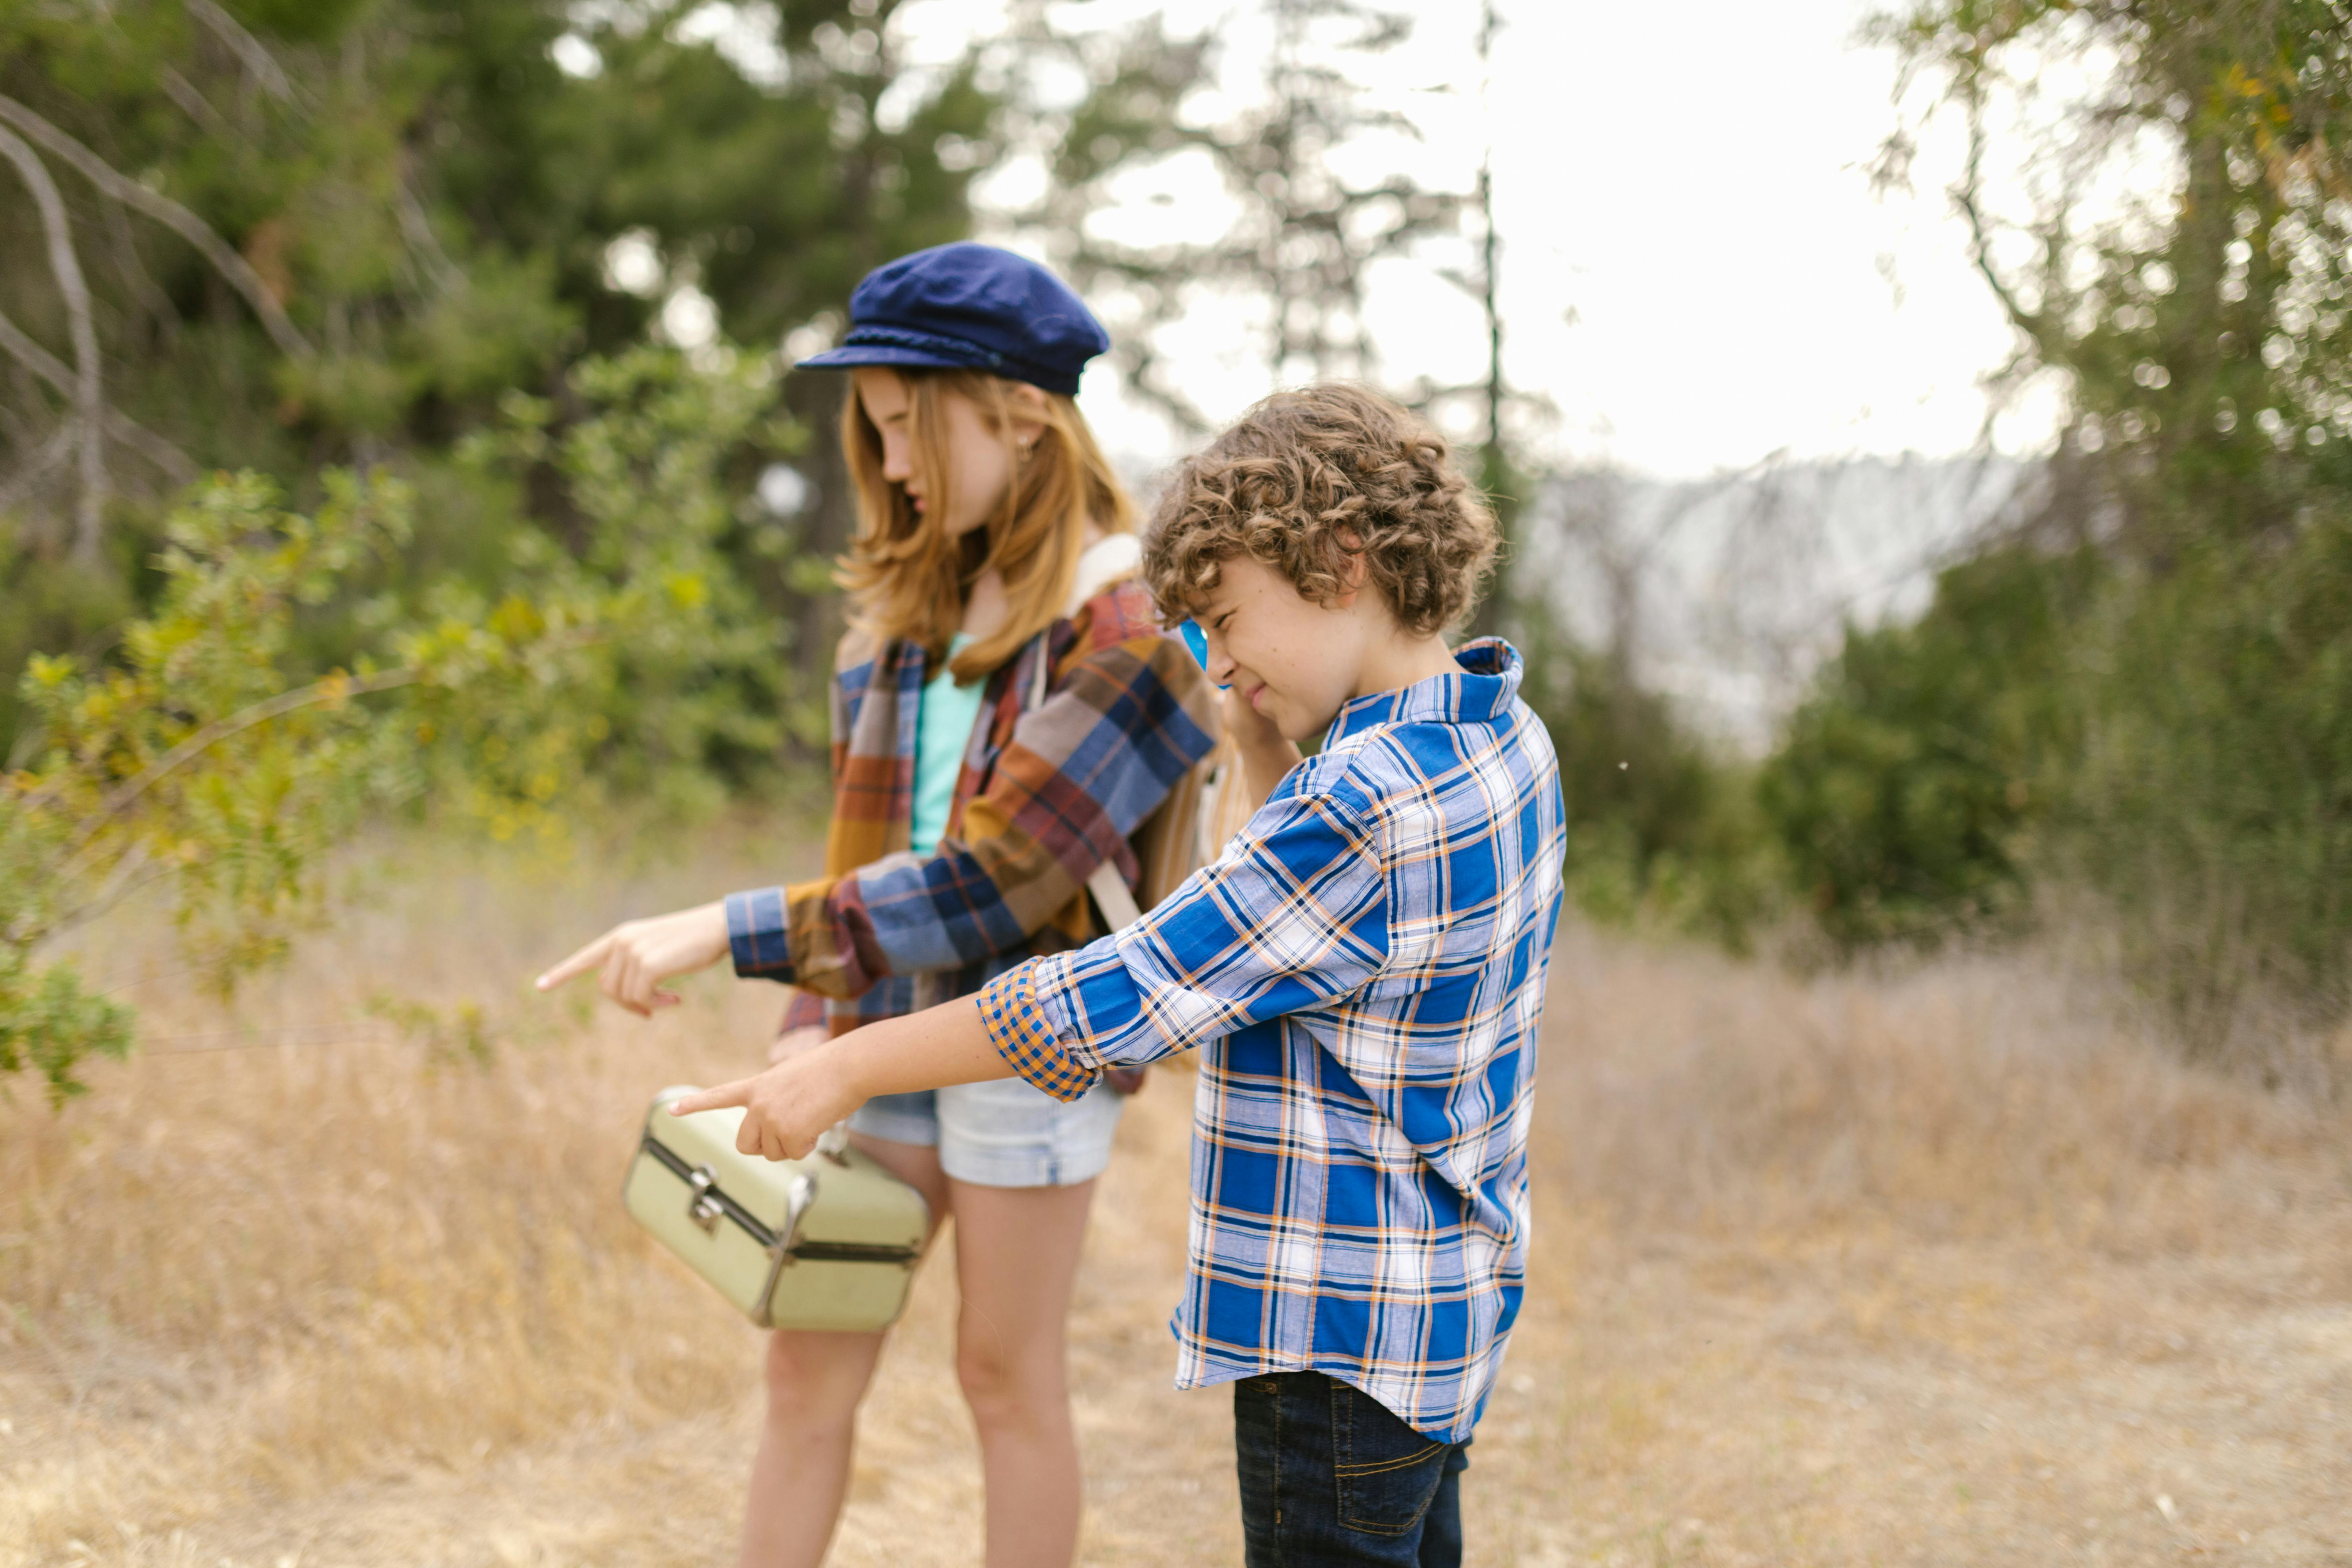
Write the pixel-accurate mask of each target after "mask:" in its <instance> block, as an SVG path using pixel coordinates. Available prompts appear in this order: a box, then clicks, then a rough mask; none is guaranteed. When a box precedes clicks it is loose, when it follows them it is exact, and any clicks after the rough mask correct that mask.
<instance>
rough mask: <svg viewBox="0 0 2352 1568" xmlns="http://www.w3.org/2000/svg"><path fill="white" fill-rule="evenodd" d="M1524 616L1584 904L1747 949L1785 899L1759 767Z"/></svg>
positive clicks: (1614, 666) (1523, 641)
mask: <svg viewBox="0 0 2352 1568" xmlns="http://www.w3.org/2000/svg"><path fill="white" fill-rule="evenodd" d="M1513 616H1514V618H1513V619H1512V621H1511V622H1510V630H1511V635H1512V636H1513V637H1514V638H1515V640H1516V641H1517V644H1518V646H1519V648H1520V652H1521V655H1522V657H1523V658H1525V659H1526V661H1527V674H1526V677H1525V679H1524V681H1523V683H1522V685H1521V687H1520V696H1521V698H1522V699H1523V700H1525V701H1526V702H1527V704H1528V706H1529V707H1530V708H1532V709H1534V710H1535V711H1536V713H1537V716H1538V717H1539V718H1541V719H1542V720H1543V721H1544V725H1545V727H1546V728H1547V729H1548V730H1549V731H1550V733H1551V738H1552V745H1553V748H1554V750H1555V752H1557V753H1558V755H1559V773H1560V794H1561V796H1562V800H1563V804H1564V805H1566V808H1567V815H1568V825H1569V849H1568V868H1567V879H1568V887H1569V894H1570V898H1571V899H1572V900H1574V901H1575V902H1576V904H1577V906H1578V907H1579V908H1580V909H1581V910H1583V911H1584V912H1585V913H1586V914H1587V915H1589V916H1591V918H1593V919H1595V920H1601V921H1609V922H1611V923H1615V924H1631V925H1638V926H1643V927H1648V928H1652V929H1657V930H1662V931H1672V932H1675V933H1678V934H1683V935H1689V936H1696V937H1702V938H1705V939H1707V940H1710V941H1714V942H1720V943H1722V944H1724V945H1725V946H1727V947H1729V948H1731V949H1732V950H1734V951H1735V952H1745V951H1746V950H1747V949H1748V946H1749V945H1750V943H1751V942H1753V940H1754V938H1755V935H1756V933H1757V931H1759V928H1760V927H1761V926H1763V925H1764V924H1765V923H1767V922H1768V921H1769V919H1770V918H1771V917H1772V916H1773V915H1774V913H1775V912H1776V911H1777V910H1778V908H1779V906H1780V903H1781V902H1782V901H1783V900H1782V899H1781V897H1780V883H1781V880H1782V879H1781V875H1780V866H1779V860H1778V851H1777V847H1776V846H1775V845H1773V844H1772V842H1771V841H1770V839H1769V836H1768V835H1767V834H1766V833H1765V832H1764V830H1763V826H1762V824H1761V823H1760V822H1759V820H1758V819H1757V815H1756V807H1755V797H1754V792H1753V789H1752V786H1751V784H1750V781H1749V779H1748V773H1747V770H1746V769H1745V768H1744V767H1743V766H1742V765H1741V764H1740V763H1738V762H1736V761H1734V760H1732V759H1730V758H1728V757H1726V756H1724V755H1721V754H1720V753H1719V752H1717V751H1716V750H1715V749H1714V748H1712V747H1710V746H1708V745H1706V743H1705V742H1702V741H1701V740H1700V739H1699V738H1698V737H1697V736H1696V735H1695V734H1693V733H1692V732H1691V731H1689V729H1688V728H1687V726H1685V724H1684V723H1683V721H1681V720H1680V719H1679V718H1678V717H1677V715H1676V714H1675V710H1674V708H1673V705H1672V704H1671V703H1670V702H1669V701H1668V700H1666V699H1665V698H1664V697H1663V696H1661V695H1660V694H1659V693H1657V692H1655V691H1653V690H1649V689H1645V688H1643V686H1642V685H1641V684H1640V683H1639V682H1638V681H1637V680H1635V679H1633V676H1632V675H1631V674H1630V673H1629V672H1628V671H1627V670H1626V669H1625V668H1624V667H1623V665H1622V662H1621V661H1619V660H1616V659H1612V658H1610V657H1609V656H1608V655H1606V654H1603V653H1600V652H1596V651H1594V650H1592V649H1590V648H1586V647H1581V646H1580V645H1579V644H1577V643H1576V642H1575V641H1574V640H1572V639H1571V638H1570V637H1568V636H1567V635H1566V634H1565V633H1564V632H1563V631H1562V630H1561V629H1560V628H1559V626H1558V625H1557V624H1556V623H1555V622H1553V621H1551V620H1549V619H1548V618H1542V617H1538V616H1535V615H1532V614H1531V613H1530V610H1529V607H1528V606H1526V605H1521V606H1518V607H1517V609H1516V610H1515V611H1514V612H1513Z"/></svg>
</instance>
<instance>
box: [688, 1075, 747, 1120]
mask: <svg viewBox="0 0 2352 1568" xmlns="http://www.w3.org/2000/svg"><path fill="white" fill-rule="evenodd" d="M751 1084H752V1080H751V1079H748V1078H740V1079H736V1080H735V1081H734V1082H733V1083H722V1084H720V1085H719V1087H718V1088H717V1089H696V1090H695V1091H694V1092H693V1093H692V1094H688V1095H682V1096H680V1097H679V1098H678V1099H677V1100H671V1101H670V1102H669V1113H670V1114H671V1115H672V1116H691V1115H693V1114H694V1113H695V1112H696V1111H698V1110H720V1109H721V1108H723V1107H726V1106H730V1105H749V1104H751Z"/></svg>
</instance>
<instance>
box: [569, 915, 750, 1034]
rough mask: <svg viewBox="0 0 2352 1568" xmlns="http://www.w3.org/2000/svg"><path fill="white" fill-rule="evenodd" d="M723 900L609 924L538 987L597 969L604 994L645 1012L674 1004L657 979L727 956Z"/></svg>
mask: <svg viewBox="0 0 2352 1568" xmlns="http://www.w3.org/2000/svg"><path fill="white" fill-rule="evenodd" d="M727 946H728V944H727V905H726V904H725V902H724V901H721V902H719V903H711V904H701V905H698V906H697V907H696V908H694V909H690V910H678V911H677V913H676V914H672V915H656V916H655V917H654V918H652V919H651V920H642V921H628V922H627V923H626V924H624V925H617V926H614V928H613V929H612V930H611V931H606V932H605V933H604V935H603V936H600V937H598V938H597V939H596V940H595V941H594V942H590V943H589V944H588V945H587V946H586V947H583V948H582V949H581V950H580V951H579V952H575V953H573V954H572V956H571V957H569V958H567V959H565V960H564V961H563V962H562V963H559V964H557V965H556V966H555V967H554V968H552V969H551V970H549V971H548V972H547V973H544V974H542V975H541V976H540V977H539V988H540V989H541V991H552V990H554V989H555V988H556V987H557V986H559V985H561V984H563V983H564V982H565V981H567V980H569V979H571V978H572V976H573V975H575V974H582V973H586V972H587V971H589V970H591V969H596V970H600V971H601V972H602V973H601V975H600V982H601V984H603V986H604V994H605V995H607V996H610V997H611V998H612V999H613V1000H614V1001H615V1002H617V1003H619V1004H620V1005H622V1006H624V1007H626V1008H627V1009H628V1010H629V1011H630V1012H632V1013H635V1015H636V1016H638V1017H640V1018H650V1017H652V1016H653V1014H654V1009H655V1008H656V1007H675V1006H677V1004H678V997H677V994H676V993H674V992H669V991H665V990H663V989H662V988H661V983H662V982H663V981H665V980H667V979H669V978H670V977H671V976H672V975H675V974H691V973H694V972H695V971H696V970H698V969H707V968H709V966H710V965H712V964H714V963H718V962H719V960H720V959H722V958H724V957H726V956H727Z"/></svg>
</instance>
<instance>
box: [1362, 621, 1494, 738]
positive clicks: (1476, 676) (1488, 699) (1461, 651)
mask: <svg viewBox="0 0 2352 1568" xmlns="http://www.w3.org/2000/svg"><path fill="white" fill-rule="evenodd" d="M1454 663H1455V664H1457V665H1459V666H1460V667H1461V669H1460V671H1459V673H1457V674H1454V675H1433V676H1431V677H1430V678H1429V679H1427V680H1417V681H1415V682H1413V683H1412V685H1411V686H1404V687H1399V688H1398V689H1396V690H1394V691H1375V692H1373V693H1372V694H1371V695H1370V696H1369V697H1354V698H1350V699H1349V700H1348V701H1347V703H1346V704H1345V705H1344V706H1342V707H1341V708H1340V710H1339V716H1338V717H1337V718H1335V719H1333V720H1332V721H1331V731H1330V733H1329V734H1328V735H1327V736H1325V737H1324V740H1323V744H1324V746H1325V747H1326V748H1327V749H1328V747H1331V746H1335V745H1337V744H1339V742H1342V741H1344V740H1346V739H1348V737H1349V736H1350V735H1355V734H1360V733H1361V732H1362V731H1366V730H1369V729H1370V728H1372V727H1373V726H1374V725H1376V724H1430V723H1434V724H1484V723H1489V722H1492V721H1494V720H1496V718H1499V717H1500V716H1501V715H1502V713H1503V711H1504V710H1506V709H1507V708H1509V707H1510V705H1511V702H1512V700H1513V699H1515V698H1517V696H1518V694H1519V677H1520V675H1521V674H1522V673H1523V671H1524V666H1523V665H1522V663H1521V661H1520V658H1519V650H1518V649H1517V648H1515V647H1512V646H1511V645H1510V644H1509V643H1507V642H1505V641H1504V640H1503V639H1502V638H1501V637H1480V638H1479V639H1478V640H1477V641H1476V642H1472V643H1465V644H1463V645H1462V646H1461V647H1458V648H1455V649H1454Z"/></svg>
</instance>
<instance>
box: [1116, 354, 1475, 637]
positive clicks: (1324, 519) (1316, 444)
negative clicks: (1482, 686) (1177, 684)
mask: <svg viewBox="0 0 2352 1568" xmlns="http://www.w3.org/2000/svg"><path fill="white" fill-rule="evenodd" d="M1496 537H1497V536H1496V527H1495V517H1494V513H1493V512H1491V511H1490V510H1487V507H1486V500H1485V498H1484V497H1482V496H1480V495H1479V493H1478V492H1477V491H1476V490H1475V489H1472V488H1471V486H1470V483H1469V481H1468V480H1466V479H1464V478H1463V477H1462V475H1461V474H1460V473H1459V472H1458V471H1456V470H1455V468H1454V464H1453V461H1452V459H1451V458H1450V457H1449V456H1448V454H1447V450H1446V445H1445V438H1444V437H1442V436H1440V435H1439V434H1438V433H1437V432H1436V431H1434V430H1433V429H1431V428H1430V427H1429V426H1427V425H1426V424H1424V423H1423V421H1422V420H1421V419H1419V418H1418V417H1416V416H1414V415H1412V413H1410V412H1409V411H1407V410H1406V409H1404V408H1402V407H1400V406H1398V405H1396V404H1394V403H1391V402H1390V401H1389V400H1388V399H1387V398H1385V397H1382V396H1381V395H1380V394H1378V393H1376V392H1372V391H1370V390H1368V389H1367V388H1364V387H1360V386H1350V385H1347V384H1340V383H1327V384H1321V385H1317V386H1309V387H1305V388H1302V389H1301V390H1299V391H1297V392H1278V393H1276V394H1275V395H1273V396H1272V397H1269V398H1267V399H1265V401H1264V402H1262V403H1260V404H1259V405H1257V406H1256V407H1255V408H1252V409H1251V410H1250V411H1249V412H1248V413H1247V414H1244V416H1242V418H1241V421H1240V423H1238V424H1236V425H1234V426H1233V428H1231V429H1229V430H1227V431H1226V432H1225V433H1224V434H1223V435H1222V436H1220V437H1217V438H1216V440H1214V441H1213V442H1212V443H1210V445H1209V446H1208V447H1207V448H1206V449H1205V450H1203V451H1202V452H1200V453H1198V454H1196V455H1195V456H1193V457H1192V458H1187V459H1185V461H1184V462H1183V464H1182V465H1181V466H1180V467H1179V468H1177V470H1176V474H1175V477H1174V479H1172V481H1171V483H1170V485H1169V487H1168V489H1167V492H1166V493H1165V494H1164V495H1163V496H1162V497H1161V498H1160V505H1159V508H1158V510H1157V511H1156V512H1155V513H1154V515H1153V517H1152V521H1151V527H1150V531H1149V533H1148V535H1147V539H1146V542H1145V545H1144V552H1143V575H1144V580H1145V582H1146V583H1147V584H1149V585H1150V589H1151V595H1152V597H1153V598H1154V599H1155V600H1157V601H1158V603H1159V606H1160V615H1161V616H1163V617H1165V618H1166V619H1168V620H1171V621H1173V620H1177V619H1181V617H1183V616H1189V615H1191V614H1192V613H1193V612H1194V611H1196V610H1197V609H1199V608H1200V606H1201V605H1202V604H1203V603H1204V602H1205V601H1206V600H1207V598H1208V595H1210V593H1211V592H1213V590H1214V589H1215V587H1216V585H1217V579H1218V575H1219V573H1218V566H1219V564H1220V563H1223V562H1225V561H1229V560H1231V559H1233V558H1234V556H1236V555H1242V554H1247V555H1249V556H1250V557H1251V558H1252V559H1254V560H1257V561H1261V562H1263V563H1265V564H1266V565H1268V566H1270V567H1272V568H1273V569H1274V570H1276V572H1279V573H1280V574H1282V575H1283V576H1284V577H1285V578H1286V579H1288V580H1289V582H1290V584H1291V585H1292V586H1293V587H1295V588H1297V590H1298V592H1299V594H1300V595H1301V596H1302V597H1304V598H1306V599H1308V600H1310V601H1312V602H1313V603H1315V604H1318V605H1328V604H1330V603H1332V602H1333V601H1334V600H1336V599H1338V598H1339V596H1340V595H1343V594H1345V593H1346V592H1347V591H1348V587H1349V578H1350V576H1352V575H1353V574H1352V573H1350V572H1349V557H1351V556H1352V557H1354V558H1356V559H1358V560H1360V561H1361V562H1362V563H1363V570H1364V575H1363V577H1362V578H1361V579H1360V581H1362V582H1365V583H1369V584H1370V585H1371V586H1373V587H1375V588H1377V589H1379V590H1380V594H1381V598H1383V599H1384V600H1386V601H1387V603H1388V605H1389V608H1390V610H1391V611H1392V612H1393V613H1394V614H1395V616H1396V618H1397V622H1398V624H1399V625H1400V626H1402V627H1403V629H1404V630H1406V631H1407V632H1409V633H1412V634H1413V635H1415V636H1420V637H1427V636H1430V635H1433V634H1434V633H1437V632H1440V631H1443V630H1444V629H1445V628H1446V627H1447V626H1452V625H1454V623H1455V622H1456V621H1458V620H1460V619H1461V618H1462V616H1464V615H1465V614H1466V613H1467V612H1468V610H1469V608H1470V606H1471V605H1472V604H1473V603H1474V602H1475V600H1476V598H1477V595H1478V586H1479V582H1480V579H1482V578H1483V577H1484V576H1485V575H1486V571H1487V569H1488V568H1489V567H1490V566H1491V565H1492V564H1493V563H1494V559H1495V547H1496Z"/></svg>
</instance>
